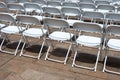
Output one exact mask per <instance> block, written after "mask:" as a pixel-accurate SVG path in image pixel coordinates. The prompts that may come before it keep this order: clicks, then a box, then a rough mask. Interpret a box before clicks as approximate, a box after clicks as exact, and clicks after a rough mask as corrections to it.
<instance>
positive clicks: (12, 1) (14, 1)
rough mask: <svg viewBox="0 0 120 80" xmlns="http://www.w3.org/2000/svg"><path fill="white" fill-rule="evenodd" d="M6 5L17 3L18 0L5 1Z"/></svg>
mask: <svg viewBox="0 0 120 80" xmlns="http://www.w3.org/2000/svg"><path fill="white" fill-rule="evenodd" d="M5 2H6V3H17V2H18V1H17V0H5Z"/></svg>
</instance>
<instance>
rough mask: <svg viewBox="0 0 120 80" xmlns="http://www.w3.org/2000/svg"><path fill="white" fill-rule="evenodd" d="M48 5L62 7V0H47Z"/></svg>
mask: <svg viewBox="0 0 120 80" xmlns="http://www.w3.org/2000/svg"><path fill="white" fill-rule="evenodd" d="M47 7H55V8H58V9H61V2H59V1H47Z"/></svg>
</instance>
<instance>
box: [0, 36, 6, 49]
mask: <svg viewBox="0 0 120 80" xmlns="http://www.w3.org/2000/svg"><path fill="white" fill-rule="evenodd" d="M4 42H5V38H4V39H3V40H2V42H1V44H0V51H2V46H3V44H4Z"/></svg>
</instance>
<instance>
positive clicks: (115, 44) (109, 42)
mask: <svg viewBox="0 0 120 80" xmlns="http://www.w3.org/2000/svg"><path fill="white" fill-rule="evenodd" d="M112 35H113V36H114V37H113V36H112ZM118 36H120V26H119V25H108V26H107V28H106V41H105V42H106V48H105V54H106V55H105V60H104V67H103V72H109V73H115V74H120V72H119V71H117V70H116V71H114V70H110V69H107V62H108V57H109V53H110V52H111V51H117V52H119V51H120V39H118V38H117V37H118ZM112 54H114V52H112ZM113 57H115V56H113ZM117 57H119V56H117ZM109 62H110V59H109Z"/></svg>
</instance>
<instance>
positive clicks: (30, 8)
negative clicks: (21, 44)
mask: <svg viewBox="0 0 120 80" xmlns="http://www.w3.org/2000/svg"><path fill="white" fill-rule="evenodd" d="M51 5H52V4H51ZM90 5H91V6H90ZM0 7H1V8H0V12H2V11H8V12H9V11H13V12H14V13H15V11H16V14H17V13H20V12H23V13H25V14H28V13H29V14H32V13H33V12H34V13H37V14H39V15H41V14H43V13H50V14H53V15H61V14H62V16H63V15H64V14H65V15H66V14H68V16H69V15H70V14H71V15H74V16H76V17H78V18H80V16H81V14H82V12H84V11H94V12H101V13H103V14H105V13H111V12H115V8H114V7H113V6H112V7H111V6H108V5H99V9H96V8H95V6H93V5H92V4H82V5H81V9H80V8H76V7H67V6H66V7H62V8H61V7H59V6H57V7H55V6H53V5H52V6H44V7H41V6H40V5H39V4H37V3H24V7H23V6H22V5H20V4H16V3H9V4H7V5H6V4H5V3H3V2H1V3H0ZM95 9H96V10H95ZM119 11H120V8H117V11H116V12H117V13H118V14H119Z"/></svg>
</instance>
